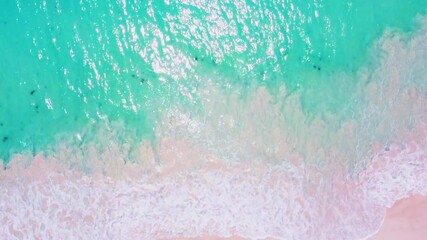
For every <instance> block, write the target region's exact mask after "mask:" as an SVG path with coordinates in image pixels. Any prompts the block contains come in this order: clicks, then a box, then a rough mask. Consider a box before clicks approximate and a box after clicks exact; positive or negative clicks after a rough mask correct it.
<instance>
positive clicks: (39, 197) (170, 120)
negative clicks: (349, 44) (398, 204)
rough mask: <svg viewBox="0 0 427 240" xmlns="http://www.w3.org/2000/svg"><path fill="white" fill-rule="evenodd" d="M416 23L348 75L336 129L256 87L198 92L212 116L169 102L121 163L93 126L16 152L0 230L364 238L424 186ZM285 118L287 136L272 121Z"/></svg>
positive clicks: (72, 235) (420, 47)
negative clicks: (76, 136)
mask: <svg viewBox="0 0 427 240" xmlns="http://www.w3.org/2000/svg"><path fill="white" fill-rule="evenodd" d="M422 26H423V27H422V30H420V31H419V32H417V33H415V34H413V35H411V36H408V35H402V34H396V33H393V31H389V32H388V33H386V34H385V36H384V37H383V38H382V39H381V40H380V41H379V42H378V47H377V49H376V50H375V52H376V53H378V51H380V50H381V51H383V53H384V55H383V57H382V58H381V59H380V61H379V64H378V66H377V68H376V70H375V71H373V72H371V71H370V70H369V68H368V67H366V68H364V69H362V70H360V73H359V77H360V78H361V81H360V82H362V83H363V84H364V85H363V86H362V85H361V86H358V89H359V95H358V97H359V100H360V101H361V102H363V104H362V105H363V109H362V110H361V111H363V116H364V117H363V118H361V119H357V121H356V120H352V121H349V122H347V123H346V124H344V125H343V126H342V127H341V128H339V129H338V130H337V131H336V132H331V129H328V126H329V125H328V124H327V123H325V122H322V121H323V120H320V119H318V120H314V121H313V122H310V123H305V122H303V119H304V118H303V112H302V111H301V110H299V109H300V108H299V105H298V101H297V98H295V99H291V100H289V101H288V103H287V104H289V106H284V108H285V111H283V109H282V107H283V106H281V107H279V106H278V105H275V104H274V101H273V100H272V98H271V97H270V96H269V94H268V92H267V91H266V90H264V89H258V90H257V91H256V92H254V94H253V96H252V98H251V99H252V101H251V100H249V102H245V101H246V100H242V99H239V98H237V97H236V96H234V95H230V96H226V98H225V97H224V98H221V100H218V99H220V98H219V96H218V95H215V94H214V93H213V91H214V90H211V91H210V92H208V93H207V95H206V98H203V99H205V100H206V101H207V102H206V103H205V105H206V107H207V108H208V109H211V110H212V111H211V112H209V111H208V112H207V113H204V115H203V114H200V115H198V116H194V115H192V114H191V112H189V111H185V110H183V109H170V111H169V112H167V113H166V114H165V116H164V119H165V120H164V122H163V123H161V124H160V125H159V128H158V130H157V131H158V142H159V143H158V144H156V145H150V144H147V143H143V144H141V147H140V148H139V149H137V150H136V152H137V153H138V157H139V160H138V161H135V162H126V153H127V152H129V148H130V146H128V145H126V144H123V143H120V141H119V140H118V139H117V138H115V137H114V136H116V133H115V132H112V131H104V130H102V129H101V130H100V131H99V133H98V134H99V137H98V138H96V139H97V140H96V141H94V142H90V143H87V144H82V145H80V146H78V147H77V146H76V145H73V144H74V143H75V142H73V144H69V143H64V144H62V145H61V146H60V147H59V148H58V149H57V151H55V152H53V153H44V155H45V157H43V156H41V155H38V156H36V158H35V159H33V158H32V157H29V156H28V155H25V154H22V155H19V156H15V158H14V159H12V162H11V165H10V166H9V169H8V170H5V171H3V172H1V175H0V183H1V185H2V188H1V189H0V196H1V201H0V221H1V223H2V224H1V225H0V237H1V238H5V239H6V238H12V237H15V238H18V239H19V238H23V237H24V236H25V237H28V238H41V239H49V238H53V239H130V238H136V239H153V238H162V237H166V238H171V237H177V236H187V237H190V236H200V235H218V236H230V235H234V234H235V235H240V236H243V237H247V238H263V237H267V236H272V237H277V238H280V239H312V238H313V237H315V238H317V239H359V238H363V237H366V236H368V235H370V234H371V233H372V232H374V231H375V230H376V229H378V227H379V226H380V224H381V222H382V219H383V217H384V211H385V207H389V206H391V205H392V204H393V203H394V202H395V201H396V200H398V199H400V198H403V197H406V196H408V195H410V194H416V193H418V194H427V187H426V186H427V176H426V175H425V172H427V153H426V149H427V144H426V141H427V139H426V137H427V128H426V125H425V123H424V122H423V121H425V119H427V118H426V106H427V104H426V97H425V90H426V83H427V80H426V78H425V76H427V73H426V69H425V66H427V58H426V56H427V44H426V42H427V34H426V33H427V24H425V23H423V24H422ZM403 36H406V37H403ZM368 73H369V74H368ZM364 79H365V80H364ZM218 94H220V93H218ZM214 100H218V101H216V102H214ZM209 101H211V102H210V103H209ZM208 104H211V105H208ZM279 108H280V109H279ZM218 109H222V111H219V110H218ZM284 112H285V113H288V114H289V115H286V114H285V115H284ZM287 116H292V117H293V119H292V121H293V122H294V123H295V125H293V126H296V127H297V128H298V129H300V132H299V133H300V135H295V134H296V132H295V131H290V130H288V129H287V126H288V125H286V124H284V123H282V122H285V123H286V121H289V120H288V119H286V117H287ZM299 121H301V123H298V122H299ZM214 124H217V125H218V124H219V125H220V126H221V127H220V128H218V126H217V125H216V126H214ZM239 124H240V125H239ZM119 127H120V126H115V128H119ZM218 129H220V130H221V131H218ZM116 131H120V130H117V129H116ZM309 133H310V134H309ZM102 139H103V140H102ZM206 139H209V141H207V140H206ZM324 141H329V142H328V143H327V144H324ZM384 147H387V149H384ZM374 152H376V155H372V154H371V153H374ZM318 155H319V156H320V157H317V156H318ZM320 158H321V159H326V160H324V161H318V162H317V161H315V160H316V159H320ZM230 159H231V160H230ZM233 159H236V160H233ZM350 173H351V174H350Z"/></svg>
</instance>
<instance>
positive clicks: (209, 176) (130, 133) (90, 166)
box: [0, 0, 427, 239]
mask: <svg viewBox="0 0 427 240" xmlns="http://www.w3.org/2000/svg"><path fill="white" fill-rule="evenodd" d="M426 11H427V2H426V1H421V0H420V1H415V0H413V1H406V2H404V3H403V2H401V1H388V2H387V3H384V2H381V1H373V2H370V3H362V2H358V1H347V2H342V3H337V2H336V1H309V2H307V1H306V2H303V3H301V2H296V1H270V2H257V1H221V2H217V1H179V2H176V1H138V0H134V1H94V0H93V1H90V0H87V1H80V2H79V3H72V2H69V1H61V0H56V1H54V2H53V1H52V2H47V1H33V2H31V1H22V0H16V1H8V2H7V3H2V8H1V9H0V13H1V15H0V18H1V19H0V20H1V21H2V22H1V24H0V32H1V33H2V37H1V38H0V52H1V53H2V58H0V63H1V64H0V65H1V66H2V67H1V68H0V92H1V94H0V137H1V140H2V142H1V143H2V144H1V145H0V159H3V163H4V166H5V167H4V168H5V169H6V170H5V171H4V172H3V178H2V181H3V183H4V184H5V186H7V187H6V188H5V189H13V187H14V186H15V184H18V185H16V186H15V187H16V188H17V189H21V190H22V191H23V192H26V191H27V190H25V189H26V187H27V186H25V184H24V185H19V183H17V182H14V180H13V178H12V177H11V178H8V176H15V175H13V172H14V171H16V169H19V167H16V166H21V167H29V166H32V165H31V163H32V162H33V161H34V157H35V156H37V157H36V158H43V159H44V160H42V161H46V162H47V163H48V164H54V165H55V166H56V165H59V166H60V167H59V169H61V170H55V169H56V167H55V168H52V169H51V172H49V171H47V172H48V173H47V176H50V175H49V174H52V176H56V174H57V171H72V173H68V172H66V173H64V176H65V177H64V178H65V180H64V181H62V180H61V181H62V182H61V181H60V182H59V183H53V184H54V185H55V184H56V185H55V186H57V187H58V188H56V187H55V188H54V189H55V190H52V191H51V192H49V193H46V194H44V195H43V194H41V195H40V194H38V192H39V191H40V190H36V191H35V192H34V195H31V194H30V195H31V196H33V197H34V204H35V206H41V205H38V204H42V203H43V199H45V198H47V199H52V202H55V204H56V206H57V208H58V206H63V208H62V209H65V210H64V211H67V207H66V204H65V205H64V202H62V200H61V199H63V198H62V197H57V196H62V195H61V193H60V192H61V189H62V188H61V187H60V186H66V187H64V188H65V189H67V190H64V192H63V194H65V195H64V196H65V197H64V198H70V197H71V198H73V197H77V196H76V193H75V192H73V191H68V190H69V189H74V188H77V189H78V188H80V187H83V188H84V189H86V190H85V191H86V193H84V192H79V193H78V194H80V195H79V196H78V198H79V199H84V198H85V196H86V197H88V198H89V199H101V200H100V201H101V202H98V203H97V204H98V207H100V208H105V209H106V211H107V209H108V208H109V207H110V208H111V209H113V211H117V212H116V213H117V214H119V213H120V214H124V215H126V216H127V218H128V219H127V220H126V221H125V220H123V221H119V222H120V224H122V225H120V224H119V225H120V226H121V227H114V226H110V227H109V228H105V229H104V228H102V229H101V228H97V231H98V230H99V231H100V234H101V233H102V234H105V235H102V234H101V236H104V237H105V238H108V237H111V236H115V237H119V238H120V237H124V236H130V235H123V234H121V233H120V231H119V232H115V231H118V229H124V226H125V225H126V224H127V223H128V222H134V224H135V226H133V225H132V226H133V227H135V228H137V227H138V226H144V227H142V228H143V230H141V232H140V234H142V235H143V236H148V237H147V238H152V237H176V236H181V235H184V236H197V234H206V231H205V230H206V229H211V230H210V231H211V232H208V233H209V234H210V235H215V234H217V235H221V236H227V235H229V234H230V232H232V231H231V230H230V229H234V230H233V231H234V233H233V234H238V235H241V236H245V237H249V238H254V237H265V236H274V237H278V238H285V239H286V237H285V236H289V234H293V235H292V236H295V238H296V239H304V238H305V239H306V238H310V236H321V237H322V238H323V239H330V238H331V237H334V238H336V237H338V236H340V237H342V238H343V239H357V238H358V237H359V238H361V237H364V236H367V235H369V233H372V232H373V231H374V230H375V229H376V228H377V227H378V224H379V223H380V220H381V217H382V215H381V211H382V210H381V209H383V207H384V206H388V205H390V204H391V203H392V202H393V201H395V200H396V199H399V198H401V197H403V196H406V195H407V194H410V193H413V192H418V193H427V190H426V189H425V187H423V186H426V185H423V183H425V179H424V178H423V177H420V176H419V175H417V174H419V172H422V171H423V170H425V157H424V156H425V155H424V153H425V152H424V151H425V150H424V149H425V148H424V144H425V141H426V139H425V137H426V134H425V132H424V130H425V125H424V122H425V119H426V106H427V105H426V92H427V79H426V77H425V76H427V75H426V74H427V69H426V68H425V66H426V65H427V57H426V56H427V45H426V44H425V42H427V41H426V40H427V39H426V32H427V30H426V29H427V24H426V20H425V17H423V15H424V14H426ZM411 144H412V145H411ZM414 146H415V147H414ZM412 148H414V149H416V151H415V150H414V151H415V153H413V152H411V151H412V150H411V151H410V149H412ZM390 149H395V152H396V154H394V155H393V154H391V153H390ZM408 152H410V153H408ZM383 155H386V156H389V157H385V158H383ZM399 156H400V157H399ZM402 156H403V157H402ZM378 159H380V160H378ZM381 159H382V160H381ZM384 159H386V160H384ZM402 159H403V160H402ZM375 162H382V164H379V165H380V166H381V167H383V168H379V169H380V170H378V169H377V168H375V167H372V166H376V165H372V164H373V163H375ZM218 165H219V166H221V167H218V168H217V167H213V166H218ZM377 165H378V164H377ZM14 166H15V167H14ZM42 166H44V165H42ZM49 166H50V165H49ZM236 166H237V167H236ZM372 168H373V169H374V170H372ZM29 169H30V170H28V171H29V172H30V173H31V171H34V170H31V169H33V168H31V167H30V168H29ZM381 169H382V170H381ZM384 169H385V170H384ZM395 169H408V170H401V172H397V173H396V172H394V171H397V170H395ZM405 171H406V172H405ZM8 172H9V173H8ZM275 172H276V173H277V178H278V179H279V180H277V181H278V182H281V183H282V185H280V186H281V187H279V186H276V185H274V184H273V185H271V184H270V182H274V181H276V180H272V179H275V178H276V177H275V175H274V174H273V173H275ZM390 172H391V173H390ZM18 173H19V174H21V173H22V172H19V171H18ZM8 174H9V175H8ZM19 174H18V175H17V176H19ZM22 174H24V173H22ZM70 174H71V175H70ZM73 174H77V175H78V176H80V177H76V178H74V177H71V176H74V175H73ZM79 174H82V175H79ZM389 174H392V175H389ZM393 174H394V175H393ZM98 175H99V176H98ZM25 176H26V175H25V174H24V175H23V176H21V177H22V178H23V179H25V181H28V182H29V184H30V185H31V184H34V188H35V189H38V188H43V184H46V182H43V181H44V180H43V179H42V180H40V185H37V184H36V183H34V181H32V180H31V179H32V175H31V174H29V177H25ZM95 176H98V177H100V179H101V180H99V179H98V178H95ZM177 176H181V177H182V176H184V179H185V180H182V179H181V180H180V178H179V177H177ZM236 176H238V177H236ZM389 176H393V177H392V178H389ZM54 178H55V177H54ZM59 178H60V179H63V178H61V177H59ZM109 178H113V179H116V180H112V181H113V182H110V180H108V179H109ZM126 178H129V179H131V180H128V182H126V181H125V180H124V179H126ZM88 179H93V180H88ZM189 179H190V180H189ZM238 179H240V180H238ZM384 179H386V180H384ZM393 179H394V180H393ZM409 179H412V180H409ZM98 180H99V181H98ZM25 181H24V182H25ZM92 181H94V182H96V181H98V182H97V183H96V184H99V186H98V187H93V186H92V185H91V184H92V183H90V182H92ZM259 181H261V182H263V184H259ZM405 181H406V182H405ZM241 182H243V183H242V184H243V185H242V184H241ZM390 182H391V183H390ZM148 183H150V184H153V186H152V187H151V188H150V187H149V188H147V189H145V188H144V187H143V186H145V185H144V184H148ZM258 184H259V185H258ZM284 185H285V186H286V187H285V188H286V189H283V188H284V187H283V186H284ZM355 185H357V186H358V187H355ZM31 186H32V185H31ZM165 186H166V187H165ZM227 186H228V187H227ZM260 186H264V187H265V188H264V187H260ZM390 186H392V187H390ZM393 186H399V188H400V189H401V190H399V191H397V192H396V190H395V189H394V187H393ZM110 187H113V188H114V189H116V192H115V193H114V192H110V191H109V190H107V189H108V188H110ZM259 188H261V190H260V189H259ZM129 189H131V190H129ZM132 189H133V190H132ZM135 189H139V190H135ZM141 189H144V190H141ZM159 189H160V190H159ZM161 189H166V190H161ZM230 189H233V190H230ZM352 189H354V191H352ZM258 190H259V191H258ZM264 190H265V191H264ZM5 191H7V190H4V192H3V193H5V195H7V194H6V192H5ZM91 192H96V194H95V195H91V194H90V193H91ZM121 192H124V194H125V193H126V194H125V195H123V196H122V195H120V194H119V193H121ZM129 192H133V193H134V195H132V194H130V195H127V194H128V193H129ZM260 192H261V193H260ZM116 193H117V194H119V195H115V194H116ZM221 193H226V194H225V196H226V197H225V198H226V199H224V198H218V199H216V200H215V201H216V202H218V201H219V202H221V201H223V202H221V204H218V205H215V203H213V202H210V201H209V200H208V199H209V196H213V195H215V196H216V195H221ZM14 194H16V196H20V197H17V198H15V199H21V200H22V199H24V200H22V201H21V200H19V201H18V200H13V199H14V196H15V195H13V194H12V195H11V198H12V199H8V200H7V201H6V200H3V203H2V204H3V205H0V206H2V207H3V208H7V207H10V206H15V207H19V206H22V209H26V207H28V204H30V203H29V202H27V201H26V200H25V199H26V198H28V194H26V195H25V196H21V195H19V194H21V193H20V192H19V191H17V192H14ZM87 194H89V195H87ZM98 194H99V195H98ZM192 194H195V195H197V196H199V198H200V199H199V200H200V201H196V200H194V199H192V198H191V197H189V199H187V197H188V196H190V195H192ZM313 194H314V195H318V196H322V197H324V198H325V199H326V200H324V201H323V202H321V201H319V199H318V198H316V197H314V196H313ZM179 195H182V196H185V197H183V198H182V199H176V201H172V200H171V201H169V200H164V199H163V197H165V196H166V197H170V198H174V196H179ZM243 195H248V196H249V195H252V196H253V197H252V198H249V200H245V199H243V198H240V196H243ZM52 196H56V197H52ZM120 196H122V197H123V198H125V199H126V200H123V199H122V198H121V197H120ZM80 197H81V198H80ZM30 198H32V197H30ZM36 198H37V199H39V200H36ZM114 199H122V200H123V201H125V202H126V203H127V204H126V206H122V205H120V204H119V203H117V202H116V201H115V200H114ZM137 199H138V200H137ZM153 199H157V200H153ZM162 199H163V200H162ZM266 199H267V200H266ZM268 199H270V200H268ZM283 199H288V200H283ZM301 199H303V200H301ZM331 199H332V200H331ZM346 199H347V200H348V202H351V203H352V204H355V207H354V209H356V210H357V211H356V210H351V209H350V210H349V209H348V208H349V206H346V205H345V202H346V201H344V200H346ZM349 199H350V200H349ZM79 201H80V200H79ZM82 201H83V200H82ZM102 201H104V202H102ZM105 201H106V202H105ZM108 201H112V202H108ZM151 201H154V202H159V203H160V206H159V207H158V208H154V210H153V211H154V212H151V213H150V214H152V215H150V216H152V218H154V219H156V221H157V220H158V222H159V223H161V224H160V225H155V224H154V222H155V221H154V220H153V219H152V218H146V217H144V214H145V213H146V211H148V210H143V209H140V211H139V212H137V213H135V215H132V216H129V215H128V214H129V213H128V212H127V211H128V210H129V209H130V208H129V207H130V206H133V208H135V206H138V205H140V204H145V203H147V202H151ZM246 201H248V202H246ZM271 201H273V202H275V203H277V206H276V205H274V207H271V208H268V206H271V204H272V203H271ZM107 202H108V203H107ZM186 202H187V203H189V204H187V205H186V204H185V203H186ZM300 202H302V203H300ZM358 202H360V203H358ZM190 203H191V204H190ZM196 203H197V204H199V205H197V204H196ZM8 204H10V205H8ZM162 204H163V205H162ZM192 204H196V205H192ZM233 204H235V205H234V207H235V209H234V210H236V211H234V210H233V211H231V210H230V211H229V212H227V209H232V208H233ZM239 204H241V205H239ZM258 204H259V208H257V207H255V206H258ZM89 205H90V204H89ZM264 205H265V206H264ZM334 205H336V206H339V207H337V210H334V211H331V212H332V213H330V214H329V213H328V212H329V211H328V210H325V209H329V208H332V207H333V206H334ZM178 206H181V207H182V208H180V209H181V210H177V211H176V212H174V211H172V209H175V210H176V209H177V207H178ZM236 206H241V207H240V208H239V207H236ZM295 206H299V207H300V208H301V211H302V212H304V213H305V215H304V216H298V215H299V214H300V213H299V212H298V211H296V210H295V211H292V210H289V209H294V207H295ZM325 206H326V207H325ZM74 207H75V208H76V209H80V210H81V211H83V212H85V211H89V210H88V203H84V204H82V205H75V206H74ZM263 207H264V208H263ZM60 208H61V207H60ZM94 208H95V209H96V206H95V207H94ZM195 209H198V210H197V211H196V210H195ZM215 209H216V210H218V209H221V210H218V212H215V211H216V210H215ZM239 209H247V210H248V211H243V210H239ZM286 209H288V210H289V211H290V212H288V210H286ZM68 210H69V209H68ZM80 210H79V211H80ZM374 210H375V211H377V212H375V213H373V214H372V215H370V214H369V212H374ZM22 211H24V210H22ZM192 211H195V212H197V213H199V215H201V212H204V211H205V212H206V211H207V212H208V213H209V214H208V215H209V216H212V219H213V220H212V221H213V222H210V223H206V222H205V223H204V224H201V225H200V228H199V229H192V230H189V226H190V225H192V224H194V223H193V222H192V221H190V219H192V218H194V216H193V215H191V214H189V215H186V214H183V213H182V212H186V213H191V212H192ZM89 212H90V211H89ZM166 212H168V213H170V214H171V215H170V216H169V217H167V215H166ZM260 212H265V216H264V215H263V217H262V219H263V220H262V222H264V223H265V224H257V221H256V219H257V216H258V215H259V213H260ZM33 213H34V212H33ZM91 214H92V215H91V216H94V215H96V213H92V212H91ZM120 214H119V215H120ZM194 214H195V213H194ZM239 214H241V215H239ZM89 215H90V214H89ZM32 216H34V218H35V219H37V214H33V215H32ZM73 216H74V215H73ZM76 216H77V215H76ZM213 216H217V217H213ZM273 216H274V217H273ZM45 217H46V216H45ZM98 217H100V219H99V222H100V223H103V224H106V223H107V222H111V221H112V219H116V218H117V217H118V215H114V214H113V215H108V214H106V215H102V216H98ZM239 217H244V219H247V221H248V222H245V221H243V220H239ZM299 217H301V219H300V218H299ZM350 217H351V218H355V219H357V220H355V222H351V220H350ZM227 218H228V219H233V220H226V219H227ZM318 218H319V219H320V218H322V219H328V220H325V221H323V220H322V221H320V220H319V221H318V220H316V219H318ZM11 219H12V218H11ZM16 219H19V217H18V218H16ZM46 219H49V217H46ZM171 219H175V222H176V223H179V224H176V225H175V227H174V228H173V227H172V225H173V221H172V220H171ZM196 219H197V218H196ZM206 219H208V218H205V220H203V218H200V219H199V220H200V221H207V220H206ZM151 220H153V225H152V226H151V227H150V224H149V222H150V221H151ZM46 221H47V222H46V224H48V225H49V224H53V225H52V226H54V225H55V224H59V225H55V226H56V227H54V228H55V229H62V228H61V226H62V225H61V224H62V222H61V221H62V220H58V221H57V222H55V221H53V222H49V221H48V220H46ZM251 221H252V222H251ZM328 221H329V222H328ZM346 221H349V222H348V224H347V228H346V229H345V230H343V232H342V235H338V234H339V233H338V232H334V229H336V227H337V225H334V224H333V223H339V222H346ZM23 222H24V223H23V224H24V225H25V221H23ZM95 222H96V221H95ZM286 223H289V225H286ZM209 224H214V225H215V224H217V225H215V226H216V227H212V226H211V225H209ZM352 224H353V225H352ZM24 225H23V226H24ZM285 225H286V226H285ZM310 225H311V226H314V227H310V228H308V226H310ZM327 225H329V226H331V227H330V228H328V229H325V231H324V232H322V231H320V229H321V228H325V227H326V226H327ZM249 226H251V227H249ZM66 229H67V228H64V229H62V230H61V231H58V232H57V233H58V234H59V235H55V236H63V235H61V234H65V235H66V234H69V236H70V237H72V236H81V237H85V236H86V237H90V236H94V235H91V234H93V233H90V232H87V233H79V234H83V235H75V234H77V233H73V232H72V230H71V231H70V232H67V230H66ZM126 229H127V230H126V231H128V232H129V234H130V232H132V231H134V230H135V229H133V228H126ZM167 229H169V230H167ZM109 230H111V231H113V233H111V234H110V233H108V232H109ZM43 231H44V232H49V231H50V230H49V228H46V226H45V227H44V229H43ZM123 231H124V232H126V231H125V230H123ZM165 231H166V232H165ZM9 232H10V229H9ZM53 232H54V231H51V232H50V233H51V234H53ZM73 234H74V235H73ZM109 234H110V235H109ZM132 234H133V232H132ZM319 234H323V235H319ZM65 235H64V236H65Z"/></svg>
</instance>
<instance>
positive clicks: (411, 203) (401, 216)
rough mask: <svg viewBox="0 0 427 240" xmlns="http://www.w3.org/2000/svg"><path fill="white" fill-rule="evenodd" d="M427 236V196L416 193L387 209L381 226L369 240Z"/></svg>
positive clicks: (415, 239) (419, 239) (398, 239)
mask: <svg viewBox="0 0 427 240" xmlns="http://www.w3.org/2000/svg"><path fill="white" fill-rule="evenodd" d="M426 236H427V196H421V195H416V196H412V197H409V198H406V199H402V200H400V201H397V202H396V203H395V204H394V205H393V207H391V208H389V209H387V213H386V217H385V219H384V223H383V224H382V226H381V228H380V229H379V231H378V232H377V233H376V234H375V235H374V236H372V237H370V238H368V240H404V239H411V240H425V239H426Z"/></svg>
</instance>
